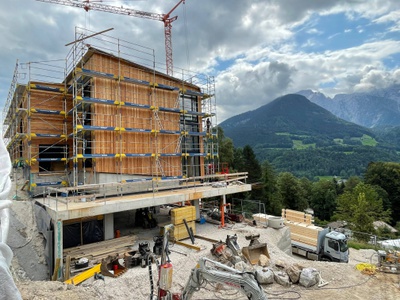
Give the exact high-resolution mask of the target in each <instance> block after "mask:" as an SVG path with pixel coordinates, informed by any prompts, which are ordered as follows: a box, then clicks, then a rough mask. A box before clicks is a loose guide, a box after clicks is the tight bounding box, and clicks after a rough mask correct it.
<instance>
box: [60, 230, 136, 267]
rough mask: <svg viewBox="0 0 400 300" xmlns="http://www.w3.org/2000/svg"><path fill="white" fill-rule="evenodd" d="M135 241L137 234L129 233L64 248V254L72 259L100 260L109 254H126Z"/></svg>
mask: <svg viewBox="0 0 400 300" xmlns="http://www.w3.org/2000/svg"><path fill="white" fill-rule="evenodd" d="M134 241H135V236H134V235H128V236H123V237H120V238H116V239H111V240H107V241H101V242H97V243H91V244H86V245H82V246H77V247H71V248H66V249H64V256H65V257H66V256H67V255H69V256H70V257H71V260H78V259H79V258H82V257H86V258H90V259H91V260H93V261H98V262H100V261H101V260H102V259H103V258H107V257H108V256H115V255H117V254H124V253H126V252H128V251H130V250H131V249H132V246H133V243H134Z"/></svg>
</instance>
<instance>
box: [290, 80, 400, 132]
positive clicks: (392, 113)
mask: <svg viewBox="0 0 400 300" xmlns="http://www.w3.org/2000/svg"><path fill="white" fill-rule="evenodd" d="M296 94H298V95H302V96H305V97H306V98H307V99H309V100H310V101H311V102H313V103H315V104H317V105H319V106H321V107H323V108H325V109H326V110H328V111H330V112H331V113H333V114H334V115H336V116H338V117H339V118H341V119H343V120H346V121H349V122H353V123H355V124H358V125H361V126H364V127H368V128H378V127H385V126H391V127H392V126H400V85H393V86H391V87H388V88H384V89H375V90H372V91H370V92H363V93H354V94H338V95H336V96H335V97H333V98H330V97H326V96H325V95H324V94H322V93H320V92H314V91H311V90H303V91H299V92H297V93H296Z"/></svg>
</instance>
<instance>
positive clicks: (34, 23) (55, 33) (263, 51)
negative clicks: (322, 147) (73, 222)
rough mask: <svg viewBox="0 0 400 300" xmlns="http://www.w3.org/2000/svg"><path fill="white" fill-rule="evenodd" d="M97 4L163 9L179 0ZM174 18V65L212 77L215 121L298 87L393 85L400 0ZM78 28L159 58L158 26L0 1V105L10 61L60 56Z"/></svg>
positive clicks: (235, 2) (204, 2) (277, 0)
mask: <svg viewBox="0 0 400 300" xmlns="http://www.w3.org/2000/svg"><path fill="white" fill-rule="evenodd" d="M64 1H68V0H64ZM74 1H81V2H83V1H85V0H74ZM86 1H87V0H86ZM102 2H103V3H102V4H104V5H112V6H118V7H121V6H123V7H127V8H132V9H136V10H141V11H146V12H154V13H159V14H162V13H167V12H169V11H170V10H171V9H172V8H173V7H174V6H175V4H176V3H177V2H178V0H133V1H120V0H115V1H111V0H110V1H106V0H103V1H102ZM174 15H176V16H178V18H177V20H175V21H174V22H173V23H172V47H173V59H174V67H175V66H176V67H179V68H182V69H185V70H190V71H193V72H199V73H204V74H207V75H209V76H214V78H215V85H216V94H215V99H216V103H217V115H218V118H217V122H218V123H221V122H222V121H224V120H226V119H227V118H230V117H232V116H235V115H238V114H241V113H244V112H247V111H249V110H254V109H257V108H258V107H260V106H263V105H265V104H267V103H269V102H270V101H272V100H274V99H276V98H277V97H280V96H282V95H286V94H289V93H295V92H298V91H300V90H304V89H312V90H315V91H320V92H322V93H324V94H325V95H327V96H330V97H333V96H334V95H336V94H342V93H353V92H360V91H368V90H371V89H374V88H385V87H388V86H391V85H393V84H398V83H400V63H399V58H400V1H399V0H347V1H345V0H337V1H336V0H201V1H200V0H185V4H180V5H179V6H178V7H177V8H176V9H175V11H174V12H173V13H172V15H171V16H174ZM77 26H78V27H81V28H87V29H89V30H91V31H93V32H98V31H102V30H105V29H108V28H114V30H112V31H110V32H109V33H107V34H109V35H112V36H113V37H115V38H121V39H124V40H126V41H128V42H132V43H136V44H139V45H143V46H145V47H148V48H150V49H153V50H154V53H155V59H156V61H158V62H160V63H164V62H165V45H164V28H163V23H162V22H159V21H155V20H148V19H143V18H137V17H132V16H124V15H118V14H112V13H106V12H99V11H93V10H92V11H89V12H86V11H85V10H83V9H81V8H76V7H70V6H64V5H58V4H52V3H43V2H39V1H36V0H13V1H1V2H0V32H1V35H0V43H1V47H0V62H1V68H0V108H1V110H3V108H2V107H3V106H4V103H5V102H6V99H7V96H8V93H9V89H10V85H11V82H12V78H13V73H14V69H15V65H16V61H17V60H18V61H19V62H20V63H21V62H35V61H52V60H59V59H60V60H62V59H65V58H66V56H67V54H68V51H69V50H70V48H69V47H67V46H65V45H66V44H67V43H69V42H71V41H73V40H74V32H75V28H76V27H77ZM21 77H22V76H21ZM19 80H20V81H23V80H26V78H19Z"/></svg>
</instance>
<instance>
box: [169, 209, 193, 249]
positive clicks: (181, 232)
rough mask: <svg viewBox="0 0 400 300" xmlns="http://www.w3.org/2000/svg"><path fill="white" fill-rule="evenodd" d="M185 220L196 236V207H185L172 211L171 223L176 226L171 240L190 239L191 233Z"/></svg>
mask: <svg viewBox="0 0 400 300" xmlns="http://www.w3.org/2000/svg"><path fill="white" fill-rule="evenodd" d="M184 219H185V220H186V223H187V225H188V227H189V228H191V229H192V231H193V235H195V234H196V223H195V220H196V207H194V206H184V207H179V208H174V209H172V210H171V223H172V224H173V225H174V230H173V232H172V233H171V238H173V239H176V240H178V241H179V240H183V239H186V238H188V237H189V233H188V231H187V229H186V226H185V224H184V221H183V220H184Z"/></svg>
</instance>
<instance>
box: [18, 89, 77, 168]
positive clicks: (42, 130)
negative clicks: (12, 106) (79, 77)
mask: <svg viewBox="0 0 400 300" xmlns="http://www.w3.org/2000/svg"><path fill="white" fill-rule="evenodd" d="M64 88H65V86H64V84H54V83H38V82H30V85H29V86H28V87H27V88H26V93H24V97H23V100H22V101H21V103H20V105H19V109H21V110H23V111H25V112H26V113H25V114H24V115H22V117H21V120H20V128H19V130H20V132H21V133H23V134H25V136H26V138H25V139H24V140H23V141H22V152H21V157H23V158H25V159H27V158H30V159H40V158H41V155H42V154H41V153H43V151H47V152H50V153H54V150H51V148H58V149H57V150H56V151H59V152H60V153H63V151H64V150H63V149H61V148H60V147H67V149H70V148H71V146H72V140H68V139H67V134H68V132H72V116H68V115H67V112H68V110H70V109H71V108H72V96H71V95H68V94H67V93H66V92H65V90H64ZM60 155H61V154H60ZM64 164H65V163H64V162H59V163H53V164H52V169H51V170H49V171H56V170H59V169H64V167H65V166H64ZM38 172H39V164H38V163H37V162H33V163H31V173H38Z"/></svg>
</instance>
